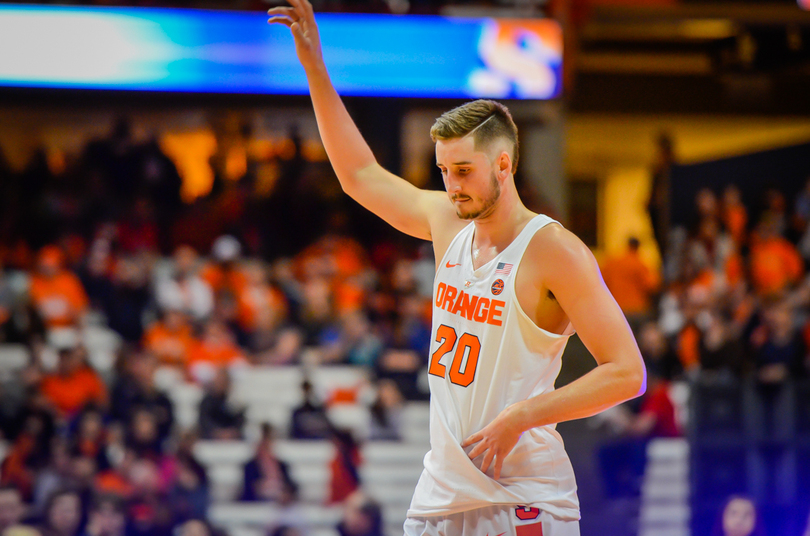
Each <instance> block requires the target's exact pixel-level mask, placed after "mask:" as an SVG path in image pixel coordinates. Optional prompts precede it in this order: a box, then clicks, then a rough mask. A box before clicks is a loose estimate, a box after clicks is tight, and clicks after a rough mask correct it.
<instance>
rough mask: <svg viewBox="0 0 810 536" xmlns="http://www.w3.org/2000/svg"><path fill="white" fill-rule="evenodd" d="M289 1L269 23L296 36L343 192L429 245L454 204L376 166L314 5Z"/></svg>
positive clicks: (276, 9) (323, 136) (320, 126)
mask: <svg viewBox="0 0 810 536" xmlns="http://www.w3.org/2000/svg"><path fill="white" fill-rule="evenodd" d="M289 2H290V4H291V6H290V7H274V8H271V9H269V10H268V11H267V14H268V15H269V16H270V18H269V20H268V22H270V23H279V24H284V25H286V26H287V27H289V28H290V30H291V31H292V34H293V37H294V39H295V50H296V53H297V54H298V59H299V61H300V62H301V65H302V66H303V67H304V71H305V72H306V75H307V81H308V83H309V91H310V96H311V98H312V105H313V107H314V109H315V117H316V119H317V121H318V130H319V131H320V134H321V140H322V141H323V145H324V148H325V149H326V154H327V155H328V156H329V161H330V162H331V163H332V167H333V168H334V169H335V173H336V174H337V177H338V180H340V185H341V186H342V187H343V191H344V192H346V193H347V194H348V195H350V196H351V197H352V198H353V199H354V200H355V201H357V202H358V203H360V204H361V205H363V206H364V207H365V208H367V209H368V210H370V211H371V212H373V213H374V214H376V215H377V216H379V217H381V218H382V219H384V220H385V221H386V222H388V223H390V224H391V225H392V226H394V227H395V228H397V229H398V230H400V231H402V232H404V233H407V234H409V235H412V236H415V237H417V238H422V239H425V240H430V239H431V238H432V233H431V223H432V221H434V219H435V218H436V217H437V216H438V217H442V216H444V217H446V214H453V215H454V213H453V212H451V211H452V205H451V204H450V203H449V201H448V200H447V198H446V196H445V195H444V194H442V193H440V192H431V191H425V190H420V189H419V188H416V187H415V186H413V185H412V184H411V183H409V182H408V181H406V180H404V179H402V178H400V177H397V176H396V175H394V174H393V173H390V172H388V171H386V170H385V169H383V167H382V166H380V165H379V164H378V163H377V160H376V159H375V158H374V155H373V154H372V152H371V149H370V148H369V146H368V144H367V143H366V141H365V140H364V139H363V136H362V135H361V134H360V131H359V130H358V129H357V126H356V125H355V124H354V121H352V118H351V116H350V115H349V112H348V111H347V110H346V107H345V106H344V105H343V102H342V101H341V99H340V96H339V95H338V93H337V91H336V90H335V88H334V86H333V85H332V81H331V80H330V78H329V74H328V72H327V71H326V65H325V64H324V61H323V56H322V53H321V42H320V37H319V35H318V26H317V25H316V23H315V16H314V14H313V11H312V5H311V4H310V3H309V2H308V1H307V0H289Z"/></svg>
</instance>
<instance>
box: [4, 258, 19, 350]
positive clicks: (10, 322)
mask: <svg viewBox="0 0 810 536" xmlns="http://www.w3.org/2000/svg"><path fill="white" fill-rule="evenodd" d="M15 301H16V300H15V296H14V292H13V291H12V288H11V284H10V282H9V280H8V277H7V276H6V271H5V269H4V267H3V259H2V257H0V344H2V343H4V342H19V341H20V340H21V339H22V337H21V335H22V334H21V333H20V330H19V329H18V328H17V325H16V323H15V322H14V312H15V310H16V308H17V307H16V303H15Z"/></svg>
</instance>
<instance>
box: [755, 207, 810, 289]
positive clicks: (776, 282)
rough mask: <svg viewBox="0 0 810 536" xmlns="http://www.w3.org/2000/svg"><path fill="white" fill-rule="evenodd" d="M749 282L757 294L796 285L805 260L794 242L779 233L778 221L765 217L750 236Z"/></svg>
mask: <svg viewBox="0 0 810 536" xmlns="http://www.w3.org/2000/svg"><path fill="white" fill-rule="evenodd" d="M749 264H750V266H749V268H750V271H751V284H752V286H753V288H754V290H755V291H756V292H757V294H759V295H760V296H778V295H779V294H781V293H782V292H784V291H786V290H789V289H790V287H792V286H793V285H796V284H797V283H798V282H799V279H800V278H801V276H802V273H803V271H804V262H803V261H802V258H801V256H800V255H799V252H798V251H797V250H796V248H795V246H793V244H791V243H790V242H788V241H787V240H785V239H784V238H783V237H782V236H780V235H779V233H778V231H777V221H776V220H770V219H767V218H764V219H763V220H762V221H760V223H759V225H757V229H756V233H755V234H754V236H752V239H751V253H750V260H749Z"/></svg>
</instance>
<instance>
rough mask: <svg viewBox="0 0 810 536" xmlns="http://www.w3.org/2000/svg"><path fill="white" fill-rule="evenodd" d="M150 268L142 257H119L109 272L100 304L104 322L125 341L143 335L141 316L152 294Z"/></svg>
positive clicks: (136, 339) (134, 340) (133, 339)
mask: <svg viewBox="0 0 810 536" xmlns="http://www.w3.org/2000/svg"><path fill="white" fill-rule="evenodd" d="M148 282H149V271H148V268H147V266H146V264H145V263H144V259H143V258H136V257H119V258H117V259H116V261H115V268H114V270H113V272H112V281H111V283H112V286H111V287H110V288H109V292H108V293H107V294H106V296H105V298H106V299H104V300H103V301H102V302H101V303H100V305H101V307H102V310H103V311H104V315H105V316H106V318H107V325H108V326H109V327H110V328H111V329H113V330H115V331H116V332H118V334H120V335H121V337H123V339H124V340H125V341H127V342H139V341H140V340H141V337H142V336H143V324H142V318H143V314H144V312H145V311H146V307H147V305H148V304H149V302H150V300H151V297H150V293H149V287H148Z"/></svg>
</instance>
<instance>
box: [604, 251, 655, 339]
mask: <svg viewBox="0 0 810 536" xmlns="http://www.w3.org/2000/svg"><path fill="white" fill-rule="evenodd" d="M640 245H641V243H640V242H639V241H638V239H637V238H635V237H631V238H630V239H628V241H627V249H626V250H625V251H624V253H622V254H621V255H617V256H613V257H608V259H606V260H605V262H604V264H603V266H602V277H603V278H604V280H605V284H606V285H607V287H608V289H610V292H611V293H612V294H613V297H614V298H615V299H616V302H617V303H618V304H619V307H621V309H622V311H623V312H624V314H625V316H627V320H628V322H629V323H630V326H632V327H633V328H634V331H635V332H636V333H638V328H639V327H640V325H641V323H642V322H643V321H644V320H646V319H647V317H648V316H649V314H650V312H651V309H652V296H653V294H654V293H655V292H656V291H657V290H658V286H659V285H660V278H659V277H658V275H657V274H656V273H655V272H654V271H652V270H651V269H650V268H649V267H648V266H647V265H646V263H645V262H644V261H643V260H642V259H641V255H640V254H639V246H640Z"/></svg>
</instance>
